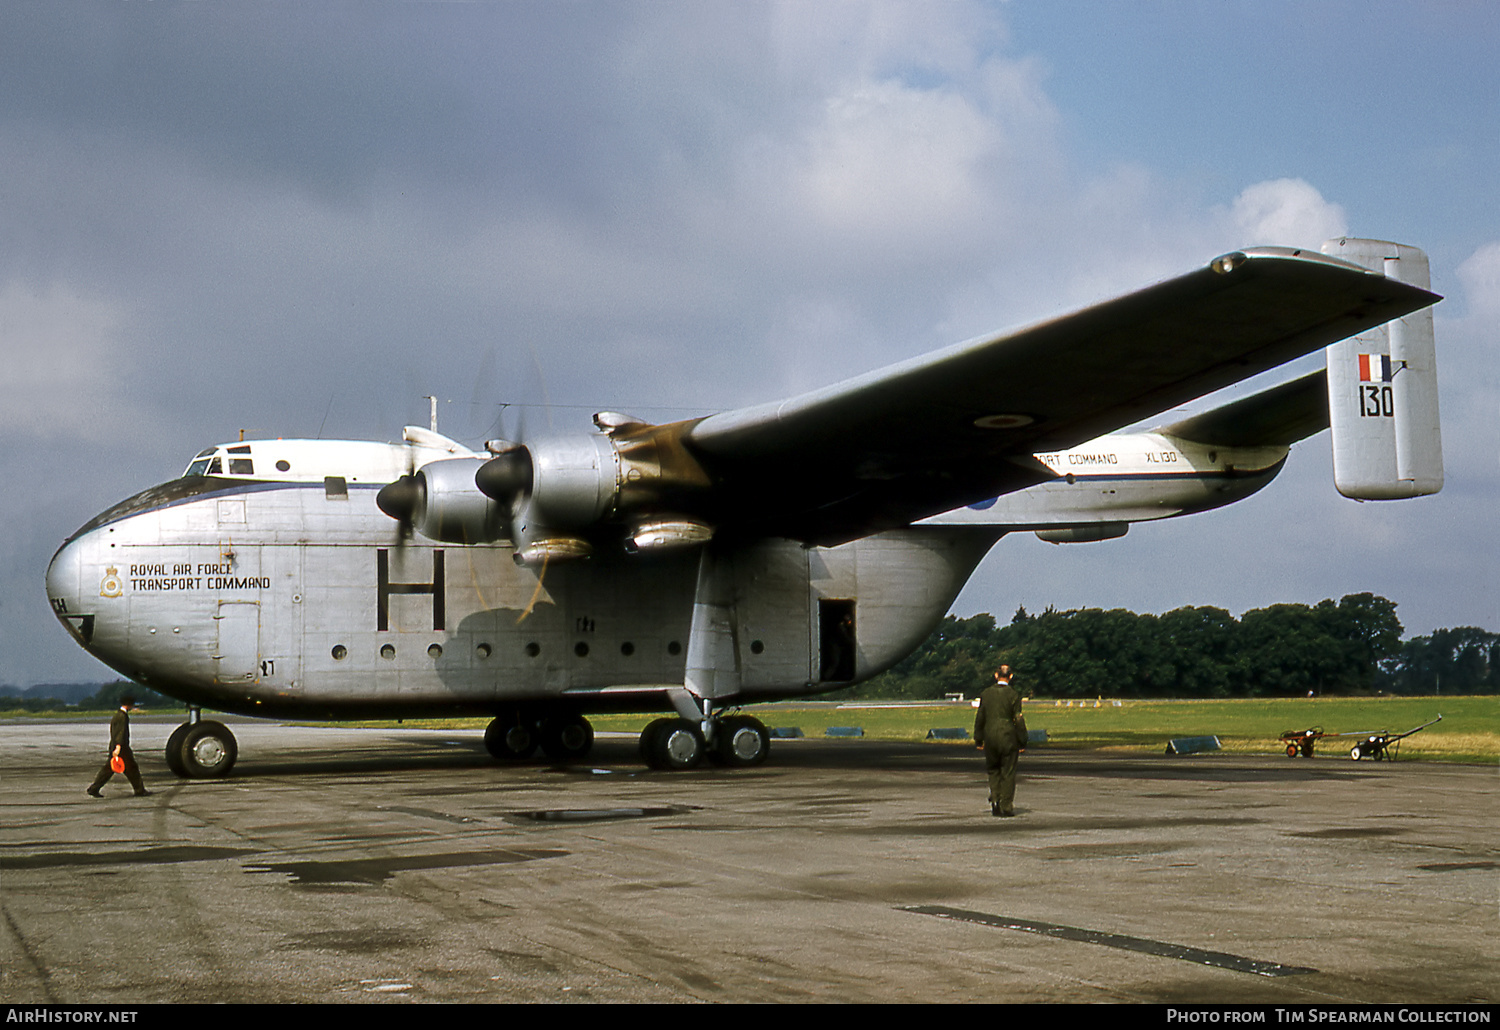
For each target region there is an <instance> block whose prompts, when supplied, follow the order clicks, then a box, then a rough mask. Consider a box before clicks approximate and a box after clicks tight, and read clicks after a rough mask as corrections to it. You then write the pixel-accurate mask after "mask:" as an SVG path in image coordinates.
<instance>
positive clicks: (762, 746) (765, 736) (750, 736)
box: [713, 715, 771, 769]
mask: <svg viewBox="0 0 1500 1030" xmlns="http://www.w3.org/2000/svg"><path fill="white" fill-rule="evenodd" d="M770 753H771V731H770V730H768V729H766V726H765V723H763V722H761V721H760V720H759V719H754V718H751V717H750V716H748V715H731V716H730V717H729V718H727V719H721V720H720V721H719V728H718V732H717V733H716V734H715V735H714V755H713V757H714V758H715V759H716V760H717V761H719V762H720V763H722V764H723V765H726V766H729V767H730V768H735V769H748V768H750V767H751V766H756V765H760V764H761V763H762V762H764V761H765V760H766V756H767V755H769V754H770Z"/></svg>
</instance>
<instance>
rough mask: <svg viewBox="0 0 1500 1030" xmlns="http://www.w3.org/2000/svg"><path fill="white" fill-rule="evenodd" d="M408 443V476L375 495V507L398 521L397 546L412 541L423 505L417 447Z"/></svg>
mask: <svg viewBox="0 0 1500 1030" xmlns="http://www.w3.org/2000/svg"><path fill="white" fill-rule="evenodd" d="M405 442H406V474H405V475H403V476H400V477H399V478H397V479H395V480H393V481H392V482H390V483H387V484H386V485H385V486H383V487H381V488H380V492H379V493H377V494H376V495H375V507H377V508H379V509H380V510H381V511H383V512H385V513H386V514H387V515H389V516H390V517H391V518H393V519H395V520H396V546H397V547H404V546H406V544H407V543H408V542H409V541H410V540H411V537H412V531H413V527H414V522H415V519H416V511H417V506H418V505H419V504H421V503H422V500H423V497H422V494H423V490H422V484H421V483H420V482H419V481H418V480H417V456H416V445H415V444H414V443H412V442H411V441H410V440H407V441H405Z"/></svg>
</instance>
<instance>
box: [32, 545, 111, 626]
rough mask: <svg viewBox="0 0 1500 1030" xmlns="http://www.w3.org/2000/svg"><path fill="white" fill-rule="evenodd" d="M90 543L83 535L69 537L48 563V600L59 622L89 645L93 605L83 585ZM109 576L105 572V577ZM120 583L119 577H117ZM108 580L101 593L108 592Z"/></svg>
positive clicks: (92, 623)
mask: <svg viewBox="0 0 1500 1030" xmlns="http://www.w3.org/2000/svg"><path fill="white" fill-rule="evenodd" d="M87 549H88V544H87V543H86V542H85V540H84V539H83V538H75V539H72V540H69V541H68V542H67V543H65V544H63V545H62V547H60V548H58V550H57V553H56V554H54V555H53V556H52V562H51V564H49V565H48V566H47V600H48V601H49V602H51V604H52V612H53V614H55V615H56V616H57V619H58V621H59V622H61V623H62V624H63V627H64V628H65V629H67V631H68V632H69V633H71V634H72V635H73V638H74V639H75V640H77V641H78V642H79V643H80V644H82V645H83V646H84V647H88V646H89V643H90V641H91V640H92V639H93V635H94V614H95V613H94V606H93V605H90V604H88V603H87V600H88V594H87V592H86V591H85V590H84V588H83V571H84V566H85V564H86V563H85V560H84V552H85V551H86V550H87ZM107 579H108V577H107V576H106V580H107ZM116 583H117V585H118V580H116ZM107 587H108V583H107V582H106V584H105V586H104V587H103V588H101V589H100V591H99V594H100V595H104V594H105V593H106V592H107Z"/></svg>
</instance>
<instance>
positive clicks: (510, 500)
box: [475, 416, 713, 565]
mask: <svg viewBox="0 0 1500 1030" xmlns="http://www.w3.org/2000/svg"><path fill="white" fill-rule="evenodd" d="M601 418H602V416H599V417H596V422H598V423H599V424H600V427H601V428H602V429H604V432H603V433H602V434H599V435H589V436H573V437H553V438H549V439H543V440H538V441H537V442H535V443H532V444H526V445H519V444H518V445H513V446H507V447H506V448H504V449H503V450H501V451H500V453H499V454H497V455H496V456H495V457H494V458H493V459H491V460H490V461H489V462H486V463H484V465H483V466H482V468H481V469H480V470H479V472H478V475H477V477H476V480H475V481H476V484H477V486H478V488H479V490H481V491H482V492H483V493H484V494H485V495H486V496H488V497H492V498H495V500H496V502H497V504H498V505H499V507H500V508H501V509H502V510H504V511H506V512H508V513H509V520H510V539H511V541H512V542H513V543H514V545H515V549H516V560H517V561H519V562H522V563H524V564H528V565H534V564H537V563H540V562H545V561H555V560H559V559H566V558H577V557H582V556H585V555H587V554H589V553H591V551H592V550H593V542H592V541H593V540H594V539H595V538H596V537H597V534H596V533H595V532H594V529H595V527H597V526H599V525H601V524H603V523H614V524H615V525H616V526H619V525H620V524H624V526H625V536H626V540H625V543H624V546H625V549H626V550H628V551H655V550H662V549H666V548H672V547H685V546H692V545H694V544H700V543H703V542H704V541H705V540H707V539H708V538H709V537H711V536H712V535H713V529H712V527H711V526H709V525H708V524H706V523H704V522H702V521H700V520H697V519H694V518H692V517H691V516H690V515H682V514H679V513H678V512H677V511H676V508H677V506H678V504H677V503H676V502H681V501H683V500H684V499H690V498H692V497H693V496H694V495H695V494H696V493H697V492H698V491H700V490H701V489H702V488H704V487H705V486H707V485H708V477H707V476H706V475H705V474H704V472H703V470H702V469H701V468H700V467H699V466H698V463H697V461H696V460H695V459H694V458H693V457H692V455H691V454H689V453H688V452H687V450H686V449H685V448H684V447H683V445H682V436H683V434H684V432H685V430H686V428H687V427H688V425H689V424H688V423H676V424H673V425H663V426H652V425H647V424H646V423H643V422H637V421H634V420H623V421H621V420H620V419H621V418H623V417H616V418H610V419H605V420H604V421H600V419H601ZM665 509H671V513H670V514H668V513H667V511H666V510H665Z"/></svg>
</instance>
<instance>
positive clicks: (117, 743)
mask: <svg viewBox="0 0 1500 1030" xmlns="http://www.w3.org/2000/svg"><path fill="white" fill-rule="evenodd" d="M134 707H135V698H133V697H131V696H130V695H129V694H126V695H125V696H124V697H122V698H120V710H119V711H118V712H116V713H115V714H114V718H112V719H110V720H109V758H106V759H105V760H104V768H102V769H100V770H99V775H98V776H95V777H94V782H93V783H92V784H91V785H90V786H89V791H88V792H89V793H90V794H92V795H93V796H94V797H96V798H99V797H103V796H104V795H103V794H100V793H99V788H100V787H102V786H104V785H105V784H106V783H108V782H109V781H110V779H111V778H112V777H113V776H114V774H115V771H114V769H112V768H110V764H109V763H110V760H111V759H114V758H116V757H118V758H119V759H120V760H121V761H122V762H124V763H125V778H126V779H128V780H129V781H130V785H131V786H132V787H134V788H135V796H136V797H138V798H139V797H145V796H146V795H147V794H150V793H151V792H150V791H149V790H147V789H146V785H145V784H144V783H142V782H141V770H140V768H139V767H137V766H136V764H135V755H134V754H133V753H132V752H131V750H130V710H131V709H132V708H134Z"/></svg>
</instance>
